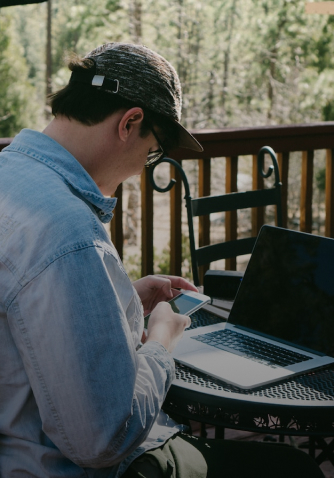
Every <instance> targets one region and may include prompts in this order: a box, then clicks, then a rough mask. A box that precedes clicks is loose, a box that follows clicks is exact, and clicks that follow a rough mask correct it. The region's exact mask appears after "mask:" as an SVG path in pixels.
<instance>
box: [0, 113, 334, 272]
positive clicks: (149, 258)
mask: <svg viewBox="0 0 334 478" xmlns="http://www.w3.org/2000/svg"><path fill="white" fill-rule="evenodd" d="M194 135H195V137H196V138H197V139H198V141H199V142H200V143H201V144H202V145H203V147H204V152H203V153H194V152H192V151H190V150H186V149H179V150H175V151H173V152H171V154H170V156H171V157H172V158H174V159H176V160H178V161H180V162H184V161H186V160H190V159H192V160H194V159H195V160H197V161H198V192H199V196H207V195H210V192H211V174H212V172H211V159H212V158H224V160H225V165H226V166H225V170H226V178H225V191H226V192H233V191H237V189H238V158H239V156H243V155H251V156H252V157H253V179H252V181H253V189H259V188H261V187H263V182H262V181H261V179H260V178H259V177H258V174H257V173H256V161H255V159H256V155H257V153H258V151H259V149H260V148H261V147H262V146H271V147H272V148H273V149H274V151H275V152H276V154H277V159H278V163H279V168H280V175H281V182H282V196H283V197H282V209H283V226H284V227H287V224H288V178H289V164H290V161H291V154H290V153H293V152H296V151H298V152H301V185H300V219H299V229H300V230H301V231H304V232H310V233H311V232H312V201H313V171H314V152H315V151H316V150H325V151H326V162H325V163H326V164H324V166H325V167H326V191H325V232H324V233H325V235H326V236H329V237H334V122H325V123H313V124H302V125H289V126H263V127H253V128H228V129H224V130H206V131H194ZM10 141H11V140H10V139H9V138H3V139H0V150H1V149H2V148H3V147H4V146H6V145H7V144H9V143H10ZM175 174H176V172H175V171H174V170H173V167H171V177H173V176H175ZM169 194H170V209H171V211H170V217H171V228H170V231H171V233H170V250H171V252H170V254H171V257H170V273H172V274H176V275H181V263H182V257H181V256H182V249H181V244H182V225H181V211H182V207H183V206H184V205H183V199H182V185H181V181H177V183H176V184H175V186H174V187H173V188H172V190H171V191H170V193H169ZM116 196H117V197H118V204H117V208H116V210H115V217H114V219H113V220H112V222H111V235H112V238H113V241H114V244H115V246H116V248H117V250H118V252H119V254H120V256H121V257H122V256H123V245H124V244H123V243H124V240H123V221H122V212H123V205H122V196H123V186H122V185H120V186H119V187H118V189H117V191H116ZM141 216H142V217H141V235H142V237H141V244H142V270H141V273H142V275H147V274H151V273H153V272H154V267H153V264H154V250H153V244H154V241H153V234H154V214H153V188H152V186H151V184H150V182H149V176H148V170H147V169H145V170H144V172H143V174H142V177H141ZM158 220H159V219H158ZM165 220H168V218H165ZM262 224H263V211H253V212H252V228H253V232H254V231H256V232H257V231H258V230H259V229H260V227H261V225H262ZM236 228H237V224H236V221H235V219H234V218H233V217H228V216H227V217H226V218H225V229H226V237H229V236H233V235H234V234H236ZM209 240H210V219H209V218H208V217H204V218H202V219H201V220H200V222H199V245H205V244H207V243H208V242H209Z"/></svg>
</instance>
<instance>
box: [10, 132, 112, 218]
mask: <svg viewBox="0 0 334 478" xmlns="http://www.w3.org/2000/svg"><path fill="white" fill-rule="evenodd" d="M5 149H6V151H17V152H22V153H24V154H27V155H28V156H30V157H32V158H34V159H36V160H37V161H41V162H42V163H44V164H45V165H47V166H48V167H50V168H52V169H54V170H55V171H56V172H57V173H58V174H60V175H61V176H63V178H64V179H65V180H66V181H67V183H69V184H70V185H71V186H72V187H73V188H74V189H75V190H76V191H77V192H78V193H79V194H80V195H81V196H82V197H83V198H85V200H86V201H88V202H90V203H91V204H92V205H93V206H94V209H95V210H96V212H97V214H98V216H99V218H100V220H101V222H103V223H107V222H109V221H110V220H111V219H112V217H113V209H114V208H115V206H116V203H117V198H110V197H105V196H103V194H102V193H101V191H100V190H99V188H98V187H97V185H96V183H95V182H94V180H93V179H92V178H91V176H90V175H89V174H88V173H87V171H86V170H85V169H84V168H83V167H82V166H81V164H80V163H79V162H78V161H77V160H76V159H75V157H74V156H73V155H72V154H71V153H69V152H68V151H67V150H66V149H65V148H63V146H61V145H60V144H59V143H57V141H55V140H54V139H52V138H50V137H49V136H47V135H45V134H43V133H39V132H38V131H33V130H30V129H23V130H22V131H21V132H20V133H19V134H18V135H17V136H16V137H15V138H14V140H13V141H12V143H11V144H10V145H9V146H7V148H5Z"/></svg>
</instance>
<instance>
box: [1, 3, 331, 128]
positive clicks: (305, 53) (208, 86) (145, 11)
mask: <svg viewBox="0 0 334 478" xmlns="http://www.w3.org/2000/svg"><path fill="white" fill-rule="evenodd" d="M0 19H1V21H2V25H3V26H2V28H1V30H0V37H1V39H0V41H1V45H3V44H4V43H6V42H7V45H6V46H5V47H3V48H2V49H1V50H2V51H1V55H2V62H3V61H4V60H3V57H4V56H7V57H8V55H11V57H12V60H13V61H14V58H15V62H16V63H17V65H16V69H17V68H19V75H18V74H17V73H18V71H15V73H13V70H14V67H13V66H11V68H10V69H11V71H12V72H11V73H10V72H9V71H8V72H7V71H5V69H6V68H8V65H7V66H6V64H5V66H2V68H1V78H0V79H1V80H2V81H1V86H0V88H1V92H0V94H1V95H2V97H3V98H8V105H7V106H5V104H4V100H2V103H1V111H0V116H1V117H2V118H3V117H6V116H7V114H8V111H9V110H10V114H11V115H12V116H13V117H14V116H16V117H17V118H18V119H16V120H15V121H14V118H13V120H12V121H13V122H12V126H11V127H10V128H9V127H8V128H7V129H6V131H7V133H6V134H13V133H15V132H17V131H18V130H19V129H20V128H21V127H22V125H23V124H24V125H26V126H31V123H32V121H33V115H32V111H33V110H34V111H35V110H36V105H38V107H39V114H40V116H41V117H40V121H39V122H40V123H42V122H43V120H44V103H45V78H44V77H45V42H46V4H45V3H43V4H35V5H24V6H18V7H8V8H2V9H0ZM333 24H334V17H333V16H330V15H307V14H306V13H305V2H304V0H243V1H241V0H207V1H206V2H202V1H199V0H154V1H153V0H141V1H140V0H89V1H88V0H66V1H65V0H52V71H53V89H54V90H56V89H58V88H59V87H61V86H63V85H64V84H66V82H67V81H68V78H69V72H68V70H67V68H66V66H65V57H66V54H67V53H68V52H72V51H74V52H76V53H78V54H80V55H84V54H85V53H87V52H88V51H90V50H91V49H93V48H94V47H96V46H97V45H99V44H102V43H104V42H107V41H135V42H141V43H144V44H145V45H147V46H148V47H150V48H153V49H155V50H157V51H158V52H159V53H161V54H162V55H163V56H165V57H166V58H167V59H169V60H170V61H171V62H172V63H173V64H174V65H175V67H176V69H177V71H178V73H179V75H180V78H181V81H182V85H183V122H184V123H185V124H186V125H187V126H188V127H193V128H215V127H218V128H219V127H224V126H247V125H263V124H282V123H285V124H289V123H305V122H310V121H321V120H329V119H330V120H332V119H333V106H332V105H333V104H334V89H333V61H334V40H333V38H334V37H333ZM4 26H5V28H4ZM10 52H11V53H10ZM4 75H5V76H6V78H4V79H3V76H4ZM18 78H19V82H18V81H17V80H18ZM15 83H16V84H15ZM31 87H33V88H34V91H32V90H31ZM13 89H15V90H16V91H15V93H14V91H13ZM23 90H24V91H23ZM13 96H14V97H16V98H17V100H14V99H13ZM36 98H37V99H36ZM29 99H30V102H35V103H36V102H37V103H36V104H35V108H33V109H31V105H30V104H29ZM32 99H34V101H32ZM15 101H16V102H15ZM2 131H4V130H2ZM1 134H2V135H3V134H4V132H2V133H1Z"/></svg>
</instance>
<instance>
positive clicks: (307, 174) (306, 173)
mask: <svg viewBox="0 0 334 478" xmlns="http://www.w3.org/2000/svg"><path fill="white" fill-rule="evenodd" d="M313 157H314V151H313V150H312V151H303V152H302V179H301V195H300V230H301V231H302V232H310V233H311V232H312V192H313V191H312V185H313Z"/></svg>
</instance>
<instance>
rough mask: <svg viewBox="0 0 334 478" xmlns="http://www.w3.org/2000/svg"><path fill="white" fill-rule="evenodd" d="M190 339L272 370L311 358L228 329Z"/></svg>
mask: <svg viewBox="0 0 334 478" xmlns="http://www.w3.org/2000/svg"><path fill="white" fill-rule="evenodd" d="M191 338H192V339H195V340H198V341H199V342H203V343H205V344H207V345H212V346H213V347H216V348H218V349H221V350H226V351H227V352H232V353H234V354H237V355H241V356H242V357H247V358H250V359H252V360H255V361H256V362H260V363H262V364H264V365H268V366H269V367H272V368H276V367H286V366H287V365H292V364H295V363H299V362H304V361H306V360H310V358H311V357H307V356H306V355H302V354H300V353H298V352H293V351H291V350H287V349H284V348H282V347H278V346H277V345H272V344H269V343H268V342H264V341H262V340H258V339H255V338H253V337H249V336H247V335H244V334H239V333H238V332H234V331H233V330H229V329H226V330H217V331H215V332H210V333H207V334H203V335H196V336H193V337H191Z"/></svg>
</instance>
